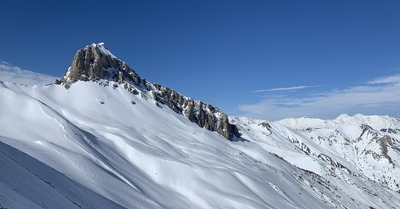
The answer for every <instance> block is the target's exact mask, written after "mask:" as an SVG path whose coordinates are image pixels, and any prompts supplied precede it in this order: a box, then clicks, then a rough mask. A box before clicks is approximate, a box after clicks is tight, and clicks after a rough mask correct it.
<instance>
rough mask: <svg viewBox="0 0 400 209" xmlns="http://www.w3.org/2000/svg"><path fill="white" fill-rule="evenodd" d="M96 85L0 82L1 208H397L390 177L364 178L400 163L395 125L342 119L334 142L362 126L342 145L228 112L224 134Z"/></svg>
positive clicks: (114, 86) (140, 97) (145, 98)
mask: <svg viewBox="0 0 400 209" xmlns="http://www.w3.org/2000/svg"><path fill="white" fill-rule="evenodd" d="M101 83H102V82H99V83H95V82H82V81H78V82H76V83H74V85H71V87H70V88H69V89H65V88H64V87H63V86H61V85H50V86H26V85H18V84H14V83H7V82H0V100H1V102H0V116H1V118H0V206H1V207H5V208H289V209H290V208H369V207H373V208H396V207H398V205H400V195H399V193H398V192H397V190H398V189H397V190H396V186H395V185H393V184H389V183H387V184H385V183H384V182H382V181H379V179H382V178H383V177H382V178H381V177H379V178H376V179H375V180H371V179H370V177H371V176H373V174H374V173H371V172H369V171H367V170H368V169H372V167H368V168H367V167H365V166H371V165H372V166H377V168H382V169H387V171H389V172H390V171H392V173H391V174H390V176H391V179H390V180H391V181H392V180H395V181H397V182H399V181H398V180H399V177H398V176H397V175H398V173H399V172H398V171H397V170H392V169H389V167H388V166H392V168H393V169H398V165H399V164H398V159H399V158H398V154H399V150H397V148H398V142H399V141H398V140H399V138H400V137H399V135H398V134H396V133H390V134H389V133H388V134H389V135H386V134H385V132H380V131H376V130H373V129H372V128H370V129H368V130H367V131H368V133H367V131H364V129H363V128H361V127H358V126H357V127H355V128H352V127H344V128H343V129H340V131H341V132H340V133H341V134H343V137H341V138H340V137H338V138H337V140H344V141H345V140H346V139H345V137H348V136H358V135H359V134H361V133H359V132H360V131H361V132H364V133H363V134H364V135H363V136H365V137H361V138H362V139H361V140H359V141H358V142H352V140H353V138H351V139H349V140H350V142H349V143H350V144H352V146H351V148H349V149H348V150H347V149H342V147H341V146H342V144H340V143H332V144H333V145H332V146H331V145H329V143H327V142H325V141H324V140H323V139H321V140H316V139H315V138H311V137H314V136H312V135H310V134H308V133H309V132H307V133H306V132H302V131H296V130H293V129H290V128H287V127H286V126H284V125H282V124H281V123H279V122H273V123H268V122H266V121H260V120H253V119H249V118H237V117H233V118H230V119H231V122H232V123H234V124H236V125H237V126H238V128H239V129H240V132H241V133H242V138H235V139H234V140H233V141H232V142H231V141H228V140H225V138H223V137H222V136H220V135H218V134H217V133H215V132H210V131H208V130H206V129H204V128H200V127H199V126H198V125H197V124H195V123H192V122H190V121H189V120H188V119H187V118H186V117H185V116H184V115H181V114H177V113H175V112H174V111H173V110H172V109H170V108H169V107H168V106H166V105H163V104H159V103H157V102H156V101H155V100H154V99H152V97H151V95H147V94H149V92H148V91H144V90H141V89H138V91H141V92H142V93H141V94H137V95H134V94H132V93H130V92H128V91H127V90H125V89H124V88H123V86H121V85H119V84H118V83H114V82H109V83H107V85H100V84H101ZM311 133H313V132H311ZM374 133H377V135H374ZM325 135H326V134H325ZM325 135H324V136H325ZM341 136H342V135H341ZM375 136H377V137H376V138H374V137H375ZM381 136H382V137H384V138H382V137H381ZM386 136H388V137H386ZM357 139H358V138H357ZM327 140H328V139H326V141H327ZM344 141H343V143H344ZM389 141H390V143H391V144H392V145H390V146H384V145H383V144H385V143H386V142H388V144H389ZM375 142H377V143H375ZM384 142H385V143H384ZM375 144H378V145H379V146H378V147H376V146H375ZM381 145H382V146H381ZM343 146H344V145H343ZM356 147H358V148H357V149H358V150H360V149H361V147H362V148H363V149H367V148H368V150H372V151H373V152H375V153H378V154H379V153H386V155H387V156H389V157H390V158H391V161H392V163H389V160H388V158H387V156H383V155H382V156H383V157H382V158H381V159H380V160H376V159H374V158H371V157H370V155H365V156H366V158H365V159H358V160H354V158H357V157H358V155H357V154H358V152H357V151H355V150H356ZM366 147H367V148H366ZM382 147H386V152H385V151H384V149H385V148H382ZM396 147H397V148H396ZM376 149H379V150H376ZM382 150H383V151H382ZM347 151H348V152H349V153H348V154H347ZM372 151H371V152H372ZM379 151H380V152H379ZM344 153H346V155H345V154H344ZM371 156H372V157H373V154H371ZM396 156H397V158H395V157H396ZM351 159H353V161H352V160H351ZM359 162H361V163H364V162H365V164H362V166H360V165H359V164H358V163H359ZM368 163H369V164H368ZM370 164H371V165H370ZM385 171H386V170H385ZM395 172H397V174H395ZM377 175H380V174H375V176H377ZM387 176H389V173H388V174H387ZM385 179H386V180H388V177H385ZM388 181H389V180H388Z"/></svg>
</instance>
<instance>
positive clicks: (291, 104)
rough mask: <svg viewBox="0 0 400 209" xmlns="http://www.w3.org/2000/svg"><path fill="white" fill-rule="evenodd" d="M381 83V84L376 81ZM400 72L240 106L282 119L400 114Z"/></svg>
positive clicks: (251, 113) (253, 113)
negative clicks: (328, 88) (300, 94)
mask: <svg viewBox="0 0 400 209" xmlns="http://www.w3.org/2000/svg"><path fill="white" fill-rule="evenodd" d="M373 84H381V85H373ZM399 104H400V75H394V76H388V77H383V78H377V79H375V80H373V81H370V82H367V84H366V85H362V86H355V87H349V88H344V89H339V90H331V91H328V92H323V93H320V94H319V95H318V96H315V95H310V96H308V97H302V98H294V97H282V98H279V97H278V98H276V97H275V98H273V97H271V98H269V99H264V100H262V101H260V102H258V103H256V104H246V105H241V106H240V107H239V109H240V110H241V111H242V112H244V115H248V116H251V117H255V118H261V119H267V120H279V119H283V118H288V117H302V116H309V117H319V118H334V117H336V116H338V115H340V114H342V113H348V114H356V113H361V114H381V115H382V114H388V115H393V116H395V117H399V116H400V108H399Z"/></svg>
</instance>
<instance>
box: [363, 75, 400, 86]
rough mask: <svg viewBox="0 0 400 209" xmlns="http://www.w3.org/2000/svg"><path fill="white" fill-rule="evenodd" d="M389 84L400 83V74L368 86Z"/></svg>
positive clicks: (382, 78) (373, 82) (378, 79)
mask: <svg viewBox="0 0 400 209" xmlns="http://www.w3.org/2000/svg"><path fill="white" fill-rule="evenodd" d="M387 83H400V74H397V75H393V76H385V77H380V78H377V79H375V80H373V81H370V82H368V84H387Z"/></svg>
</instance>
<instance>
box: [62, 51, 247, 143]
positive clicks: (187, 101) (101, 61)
mask: <svg viewBox="0 0 400 209" xmlns="http://www.w3.org/2000/svg"><path fill="white" fill-rule="evenodd" d="M101 80H107V81H116V82H118V84H119V85H122V86H123V87H124V88H125V89H127V90H128V91H130V92H131V93H133V94H139V92H142V93H144V92H147V93H150V94H151V95H152V97H153V99H155V100H156V101H157V102H158V103H161V104H163V105H167V106H168V107H170V108H171V109H172V110H174V111H175V112H176V113H179V114H184V115H185V116H186V117H187V118H188V119H189V120H190V121H192V122H194V123H197V124H198V125H199V126H200V127H204V128H205V129H207V130H210V131H216V132H217V133H219V134H220V135H222V136H224V137H225V138H226V139H228V140H232V139H233V138H234V137H235V136H236V137H240V134H239V131H238V129H237V127H236V126H235V125H232V124H231V123H229V119H228V116H227V115H226V114H225V113H224V112H222V111H220V110H219V109H218V108H217V107H213V106H212V105H210V104H206V103H203V102H201V101H196V100H193V99H191V98H188V97H186V96H184V95H182V94H180V93H178V92H176V91H175V90H172V89H170V88H168V87H166V86H162V85H159V84H157V83H152V82H148V81H146V79H143V78H141V77H140V76H139V75H138V74H136V72H135V71H134V70H132V69H131V68H130V67H129V66H128V65H127V64H126V63H125V62H122V61H121V60H119V59H118V58H116V57H115V56H114V55H113V54H111V53H110V51H108V49H107V47H106V46H105V45H104V43H100V44H92V45H90V46H86V47H85V48H84V49H80V50H78V52H77V53H76V54H75V57H74V60H73V61H72V65H71V67H70V68H69V69H68V70H67V71H66V72H65V74H64V76H63V77H62V78H61V80H56V84H63V85H64V86H65V87H66V88H69V87H70V85H71V84H72V83H74V82H76V81H94V82H97V81H101ZM158 103H157V104H158Z"/></svg>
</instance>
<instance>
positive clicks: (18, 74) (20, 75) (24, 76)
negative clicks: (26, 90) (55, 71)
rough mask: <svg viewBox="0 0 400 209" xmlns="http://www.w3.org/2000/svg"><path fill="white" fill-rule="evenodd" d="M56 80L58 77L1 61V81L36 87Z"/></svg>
mask: <svg viewBox="0 0 400 209" xmlns="http://www.w3.org/2000/svg"><path fill="white" fill-rule="evenodd" d="M55 79H56V77H53V76H49V75H45V74H40V73H35V72H32V71H29V70H24V69H21V68H20V67H18V66H14V65H11V64H10V63H8V62H5V61H2V60H0V80H1V81H8V82H15V83H20V84H28V85H35V84H48V83H53V82H54V81H55Z"/></svg>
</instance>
